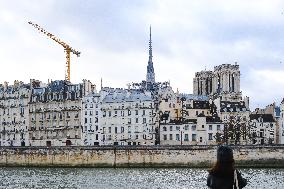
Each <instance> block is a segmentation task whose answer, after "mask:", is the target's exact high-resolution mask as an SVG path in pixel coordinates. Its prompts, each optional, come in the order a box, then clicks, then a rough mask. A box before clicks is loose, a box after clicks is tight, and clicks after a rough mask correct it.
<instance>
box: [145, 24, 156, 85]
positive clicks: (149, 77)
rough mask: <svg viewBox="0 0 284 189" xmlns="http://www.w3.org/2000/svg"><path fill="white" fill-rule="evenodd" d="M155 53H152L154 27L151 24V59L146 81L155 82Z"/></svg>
mask: <svg viewBox="0 0 284 189" xmlns="http://www.w3.org/2000/svg"><path fill="white" fill-rule="evenodd" d="M152 58H153V55H152V29H151V25H150V40H149V60H148V66H147V77H146V81H147V82H149V83H155V72H154V66H153V61H152Z"/></svg>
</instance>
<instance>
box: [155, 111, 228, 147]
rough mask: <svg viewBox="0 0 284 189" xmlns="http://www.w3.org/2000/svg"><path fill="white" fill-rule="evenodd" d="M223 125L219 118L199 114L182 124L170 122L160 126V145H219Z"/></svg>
mask: <svg viewBox="0 0 284 189" xmlns="http://www.w3.org/2000/svg"><path fill="white" fill-rule="evenodd" d="M223 128H224V125H223V123H222V122H221V120H220V118H218V117H213V116H205V115H204V114H202V113H201V114H199V115H198V116H197V118H196V119H188V120H185V121H183V122H180V121H175V120H171V121H170V122H168V123H164V122H162V123H161V125H160V133H161V145H213V144H214V145H216V144H219V143H221V138H220V136H221V135H223Z"/></svg>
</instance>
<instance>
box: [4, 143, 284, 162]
mask: <svg viewBox="0 0 284 189" xmlns="http://www.w3.org/2000/svg"><path fill="white" fill-rule="evenodd" d="M232 148H233V150H234V157H235V162H236V165H237V166H238V167H284V145H275V146H232ZM216 149H217V146H97V147H95V146H94V147H86V146H82V147H1V148H0V166H39V167H210V166H212V164H213V163H214V161H215V160H216Z"/></svg>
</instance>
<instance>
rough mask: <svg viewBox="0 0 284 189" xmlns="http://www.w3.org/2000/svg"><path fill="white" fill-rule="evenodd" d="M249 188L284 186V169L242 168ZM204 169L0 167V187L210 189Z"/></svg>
mask: <svg viewBox="0 0 284 189" xmlns="http://www.w3.org/2000/svg"><path fill="white" fill-rule="evenodd" d="M241 172H242V173H243V175H244V177H245V178H248V179H249V184H248V186H247V187H246V188H258V189H259V188H269V189H270V188H284V179H283V178H284V169H241ZM206 177H207V171H206V170H205V169H94V168H0V188H104V189H117V188H125V189H130V188H141V189H144V188H145V189H146V188H147V189H148V188H153V189H160V188H161V189H162V188H163V189H164V188H165V189H172V188H177V189H183V188H184V189H185V188H207V187H206Z"/></svg>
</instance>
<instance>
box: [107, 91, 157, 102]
mask: <svg viewBox="0 0 284 189" xmlns="http://www.w3.org/2000/svg"><path fill="white" fill-rule="evenodd" d="M127 92H129V93H130V94H128V93H127ZM151 100H152V98H151V96H148V95H146V94H145V93H144V92H142V91H136V90H130V91H127V90H119V91H118V92H116V91H115V92H113V93H109V94H108V95H106V97H105V98H104V99H103V102H104V103H121V102H135V101H151Z"/></svg>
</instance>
